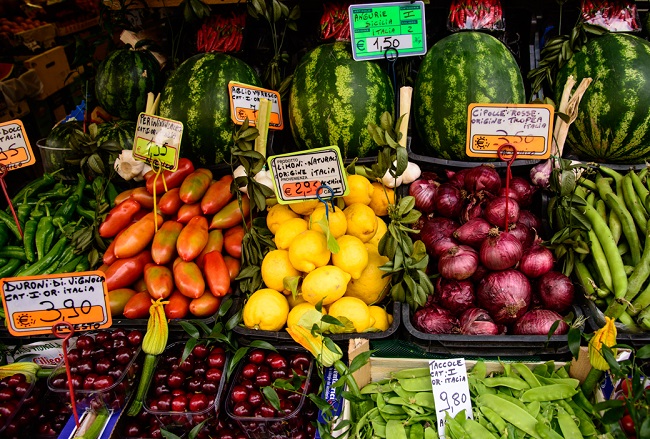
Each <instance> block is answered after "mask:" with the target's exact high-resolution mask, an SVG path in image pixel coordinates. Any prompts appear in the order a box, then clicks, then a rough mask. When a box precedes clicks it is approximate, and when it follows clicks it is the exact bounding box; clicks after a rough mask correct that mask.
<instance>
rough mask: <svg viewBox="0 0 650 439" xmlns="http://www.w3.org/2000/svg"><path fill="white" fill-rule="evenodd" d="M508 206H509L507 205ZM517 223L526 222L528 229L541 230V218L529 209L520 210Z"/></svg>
mask: <svg viewBox="0 0 650 439" xmlns="http://www.w3.org/2000/svg"><path fill="white" fill-rule="evenodd" d="M508 207H509V206H508ZM517 222H518V223H522V224H526V225H527V226H528V228H529V229H533V230H536V231H538V232H539V231H540V230H542V220H540V219H539V217H538V216H537V215H535V214H534V213H532V212H531V211H529V210H520V211H519V219H518V220H517Z"/></svg>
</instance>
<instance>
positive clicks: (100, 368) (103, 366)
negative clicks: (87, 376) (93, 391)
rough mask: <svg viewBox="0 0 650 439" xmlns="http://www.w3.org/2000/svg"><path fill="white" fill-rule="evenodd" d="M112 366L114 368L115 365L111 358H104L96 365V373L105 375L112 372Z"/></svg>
mask: <svg viewBox="0 0 650 439" xmlns="http://www.w3.org/2000/svg"><path fill="white" fill-rule="evenodd" d="M111 366H113V363H111V360H110V359H109V358H102V359H101V360H98V361H97V362H96V363H95V372H97V373H98V374H100V375H103V374H105V373H108V371H109V370H111Z"/></svg>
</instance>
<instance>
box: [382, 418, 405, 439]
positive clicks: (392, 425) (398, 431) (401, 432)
mask: <svg viewBox="0 0 650 439" xmlns="http://www.w3.org/2000/svg"><path fill="white" fill-rule="evenodd" d="M386 437H387V438H391V439H393V438H394V439H408V437H407V436H406V429H405V428H404V424H402V423H401V422H400V421H398V420H396V419H391V420H389V421H388V422H386Z"/></svg>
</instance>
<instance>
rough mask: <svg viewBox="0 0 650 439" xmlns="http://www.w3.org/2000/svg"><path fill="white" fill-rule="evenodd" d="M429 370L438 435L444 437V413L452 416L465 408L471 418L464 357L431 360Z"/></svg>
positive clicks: (470, 402)
mask: <svg viewBox="0 0 650 439" xmlns="http://www.w3.org/2000/svg"><path fill="white" fill-rule="evenodd" d="M429 372H430V373H431V387H432V388H433V400H434V402H435V405H436V417H437V419H438V436H440V437H441V438H442V437H445V424H446V421H445V414H446V413H449V416H451V417H452V418H453V417H455V416H456V415H457V414H458V413H459V412H461V411H462V410H465V414H466V415H467V418H468V419H473V416H472V401H471V399H470V395H469V385H468V384H467V369H466V368H465V359H464V358H453V359H449V360H431V361H429Z"/></svg>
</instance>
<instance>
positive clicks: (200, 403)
mask: <svg viewBox="0 0 650 439" xmlns="http://www.w3.org/2000/svg"><path fill="white" fill-rule="evenodd" d="M209 405H210V401H209V400H208V397H207V396H206V395H204V394H203V393H195V394H194V395H192V396H190V398H189V402H188V408H189V410H190V411H191V412H199V411H201V410H204V409H206V408H207V407H208V406H209Z"/></svg>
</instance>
